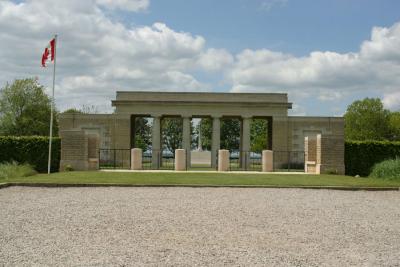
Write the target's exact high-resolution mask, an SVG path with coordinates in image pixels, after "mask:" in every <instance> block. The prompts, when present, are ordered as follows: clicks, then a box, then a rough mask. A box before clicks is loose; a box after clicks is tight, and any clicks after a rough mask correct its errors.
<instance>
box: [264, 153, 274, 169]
mask: <svg viewBox="0 0 400 267" xmlns="http://www.w3.org/2000/svg"><path fill="white" fill-rule="evenodd" d="M262 171H263V172H272V171H274V152H273V151H272V150H263V152H262Z"/></svg>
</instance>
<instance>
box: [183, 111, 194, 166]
mask: <svg viewBox="0 0 400 267" xmlns="http://www.w3.org/2000/svg"><path fill="white" fill-rule="evenodd" d="M191 139H192V138H191V131H190V118H189V117H183V134H182V147H183V149H184V150H185V151H186V166H187V167H188V168H189V167H190V147H191V142H190V141H191Z"/></svg>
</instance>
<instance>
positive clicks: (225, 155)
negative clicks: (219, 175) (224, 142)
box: [218, 149, 229, 172]
mask: <svg viewBox="0 0 400 267" xmlns="http://www.w3.org/2000/svg"><path fill="white" fill-rule="evenodd" d="M218 171H219V172H226V171H229V150H226V149H220V150H218Z"/></svg>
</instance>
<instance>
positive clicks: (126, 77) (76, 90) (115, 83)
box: [0, 0, 233, 109]
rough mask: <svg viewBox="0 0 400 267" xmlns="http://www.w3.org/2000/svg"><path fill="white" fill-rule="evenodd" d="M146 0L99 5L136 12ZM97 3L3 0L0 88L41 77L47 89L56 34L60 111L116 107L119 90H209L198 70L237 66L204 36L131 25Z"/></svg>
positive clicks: (156, 25)
mask: <svg viewBox="0 0 400 267" xmlns="http://www.w3.org/2000/svg"><path fill="white" fill-rule="evenodd" d="M128 2H129V4H128V5H126V6H125V5H124V3H128ZM144 2H146V1H116V2H114V1H102V2H101V4H102V5H106V6H107V7H112V8H122V6H125V7H127V8H131V9H132V8H133V7H134V6H135V5H136V6H137V7H138V8H139V6H140V5H143V4H140V3H144ZM96 3H99V1H97V2H94V1H81V0H69V1H58V2H57V4H54V2H53V1H52V0H40V1H39V0H30V1H26V2H23V3H19V4H17V3H13V2H11V1H2V2H0V39H1V40H2V42H0V66H1V72H0V84H4V83H5V82H6V81H11V80H13V79H15V78H20V77H26V76H39V78H40V81H41V82H42V83H43V84H45V85H47V86H50V85H51V77H52V76H51V71H52V69H51V68H47V69H42V68H40V57H41V54H42V52H43V49H44V47H45V46H46V45H47V43H48V41H49V40H50V39H51V36H52V34H53V33H55V32H57V33H59V42H58V49H57V79H56V83H57V92H56V99H57V104H58V106H59V108H60V109H65V108H68V107H69V106H79V105H80V104H91V105H92V104H96V105H102V106H106V105H108V106H109V107H110V108H111V105H110V100H111V99H113V98H114V97H115V90H169V91H171V90H175V91H182V90H183V91H199V90H209V89H210V85H208V84H207V83H205V82H201V81H199V80H197V79H196V77H195V73H197V72H199V71H200V72H202V71H203V72H209V71H220V70H221V69H223V68H224V67H225V66H226V65H229V64H231V63H232V61H233V59H232V56H231V55H230V54H229V53H228V52H227V51H226V50H223V49H214V48H207V47H206V41H205V39H204V38H203V37H201V36H194V35H192V34H190V33H186V32H178V31H174V30H173V29H171V28H169V27H168V26H166V25H165V24H163V23H154V24H153V25H151V26H140V27H132V28H129V27H127V26H125V25H123V24H121V23H117V22H114V21H112V20H111V19H110V18H109V17H107V15H106V14H105V13H104V12H103V10H102V9H101V8H99V6H98V5H97V4H96ZM135 3H136V4H135ZM11 47H12V51H10V48H11ZM88 101H91V102H89V103H88Z"/></svg>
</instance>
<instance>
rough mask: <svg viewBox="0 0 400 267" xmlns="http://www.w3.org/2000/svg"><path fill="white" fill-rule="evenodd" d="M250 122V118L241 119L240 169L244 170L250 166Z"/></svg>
mask: <svg viewBox="0 0 400 267" xmlns="http://www.w3.org/2000/svg"><path fill="white" fill-rule="evenodd" d="M250 122H251V118H248V117H245V118H243V119H242V138H241V139H242V140H241V143H242V149H241V150H242V151H240V157H241V159H240V163H241V167H242V168H243V169H245V170H247V169H249V166H250Z"/></svg>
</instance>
